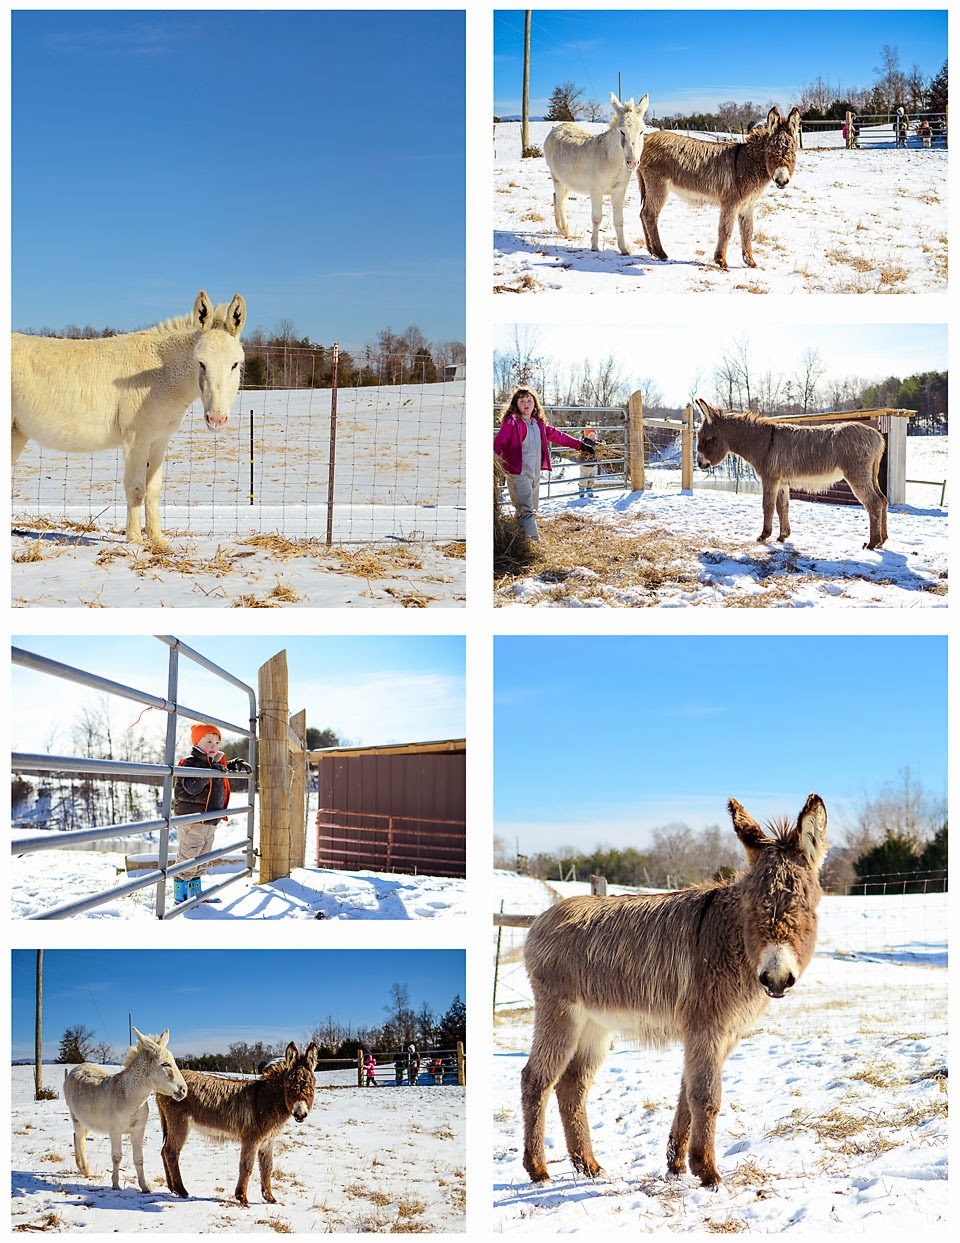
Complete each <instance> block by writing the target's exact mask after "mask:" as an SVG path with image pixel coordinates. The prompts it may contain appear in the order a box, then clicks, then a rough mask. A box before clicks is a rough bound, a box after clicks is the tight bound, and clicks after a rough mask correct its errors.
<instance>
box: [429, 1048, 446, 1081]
mask: <svg viewBox="0 0 960 1243" xmlns="http://www.w3.org/2000/svg"><path fill="white" fill-rule="evenodd" d="M430 1074H431V1075H433V1082H434V1083H435V1084H437V1086H438V1087H439V1086H440V1084H442V1083H443V1058H442V1057H440V1055H439V1054H438V1055H437V1056H436V1057H435V1058H434V1059H433V1061H432V1062H431V1063H430Z"/></svg>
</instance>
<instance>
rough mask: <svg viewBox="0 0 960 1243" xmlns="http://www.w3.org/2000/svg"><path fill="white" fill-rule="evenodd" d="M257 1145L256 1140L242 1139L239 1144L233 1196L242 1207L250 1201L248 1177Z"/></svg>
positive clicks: (251, 1170) (254, 1158) (251, 1169)
mask: <svg viewBox="0 0 960 1243" xmlns="http://www.w3.org/2000/svg"><path fill="white" fill-rule="evenodd" d="M258 1146H259V1145H258V1144H257V1141H256V1140H253V1139H244V1140H241V1142H240V1173H239V1175H238V1176H237V1189H236V1191H235V1192H234V1195H235V1196H236V1197H237V1199H238V1200H239V1201H240V1203H241V1204H243V1205H244V1206H246V1205H248V1204H249V1203H250V1201H249V1200H248V1199H247V1188H248V1187H249V1185H250V1175H251V1174H252V1173H253V1163H254V1161H255V1160H256V1156H257V1148H258Z"/></svg>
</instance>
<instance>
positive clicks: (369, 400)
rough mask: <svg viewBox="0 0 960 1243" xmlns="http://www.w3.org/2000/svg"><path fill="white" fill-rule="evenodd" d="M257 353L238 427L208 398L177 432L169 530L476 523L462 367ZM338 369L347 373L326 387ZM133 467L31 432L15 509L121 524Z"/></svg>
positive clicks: (368, 538) (18, 514)
mask: <svg viewBox="0 0 960 1243" xmlns="http://www.w3.org/2000/svg"><path fill="white" fill-rule="evenodd" d="M254 361H255V362H256V364H257V365H256V366H252V365H251V364H250V363H248V365H247V372H248V375H247V376H245V380H244V386H243V387H242V388H241V392H240V395H239V398H238V400H237V402H236V403H235V406H234V409H233V411H232V415H231V420H230V424H229V426H228V427H227V428H226V429H224V430H223V431H221V432H219V433H214V432H211V431H210V430H208V429H207V428H206V427H205V426H204V424H203V421H202V419H201V418H200V417H198V410H199V402H197V403H194V405H192V406H191V407H190V410H189V411H188V412H187V416H186V418H185V419H184V422H183V425H182V427H181V428H180V430H179V431H178V432H177V433H176V434H175V435H174V437H173V439H172V440H171V442H170V447H169V450H168V453H167V455H166V459H165V461H164V484H163V494H162V504H161V516H162V522H163V526H164V529H165V530H168V531H174V532H178V533H183V532H185V533H187V534H190V535H233V534H237V533H248V532H250V531H255V532H259V533H263V534H267V533H274V532H275V533H279V534H280V535H282V536H285V537H288V538H295V539H319V540H323V541H325V542H327V543H336V544H338V545H340V544H360V543H369V542H374V541H378V540H384V539H403V540H406V541H427V542H432V543H437V542H442V541H452V540H461V539H463V538H464V537H465V532H466V506H465V494H466V482H465V479H466V471H465V451H464V417H465V412H464V389H465V382H464V381H463V380H462V379H460V380H451V381H446V382H445V381H442V380H429V379H425V378H418V377H417V375H416V374H414V376H413V379H412V381H410V380H409V379H408V382H404V383H399V382H396V383H394V382H390V379H391V377H392V376H393V375H395V374H397V371H396V368H394V367H393V366H392V365H391V360H390V359H379V358H377V359H372V360H368V361H367V362H366V364H364V365H351V366H350V367H348V368H345V369H344V374H343V375H339V374H337V373H334V375H333V376H331V374H326V373H321V371H320V367H321V364H322V354H321V356H320V359H319V361H318V355H317V354H316V353H315V352H313V351H307V350H297V349H289V350H284V351H281V352H279V353H276V352H270V351H265V350H263V349H261V350H260V351H259V352H258V354H257V356H256V359H255V360H254ZM328 371H329V367H328ZM251 376H254V377H255V378H256V381H257V383H256V384H255V385H254V384H253V382H252V380H251ZM333 378H337V379H338V380H339V381H340V383H343V386H342V387H341V386H340V383H338V384H337V386H336V387H334V388H331V387H323V388H321V387H315V385H316V384H317V383H318V382H322V383H325V384H330V383H332V381H333ZM122 481H123V465H122V455H121V453H120V451H119V450H116V451H113V450H111V451H107V452H103V453H98V454H93V455H85V454H62V453H56V452H54V451H52V450H49V449H43V448H41V447H40V446H39V445H37V444H36V443H31V444H29V445H28V447H27V449H26V450H25V451H24V454H23V456H22V457H21V459H20V460H19V461H18V463H17V467H16V471H15V474H14V480H13V514H14V521H15V523H19V524H21V525H25V526H28V525H30V524H31V523H32V522H36V521H37V520H38V519H53V520H58V519H66V520H68V521H70V522H72V523H80V524H90V523H93V524H95V525H96V526H97V527H98V528H105V529H108V530H112V529H117V528H120V529H122V527H123V516H124V509H125V500H124V491H123V482H122Z"/></svg>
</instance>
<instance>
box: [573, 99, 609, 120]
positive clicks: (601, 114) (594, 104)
mask: <svg viewBox="0 0 960 1243" xmlns="http://www.w3.org/2000/svg"><path fill="white" fill-rule="evenodd" d="M607 112H608V109H607V108H605V107H604V106H603V104H601V103H600V102H599V101H598V100H596V99H588V100H587V101H586V102H585V103H582V104H581V105H580V115H581V117H583V119H584V120H585V121H605V120H606V119H607Z"/></svg>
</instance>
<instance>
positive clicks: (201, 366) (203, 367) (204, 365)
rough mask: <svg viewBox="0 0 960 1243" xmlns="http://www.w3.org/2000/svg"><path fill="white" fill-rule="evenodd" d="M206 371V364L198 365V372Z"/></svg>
mask: <svg viewBox="0 0 960 1243" xmlns="http://www.w3.org/2000/svg"><path fill="white" fill-rule="evenodd" d="M206 369H207V364H206V363H201V364H200V370H201V371H206Z"/></svg>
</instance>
